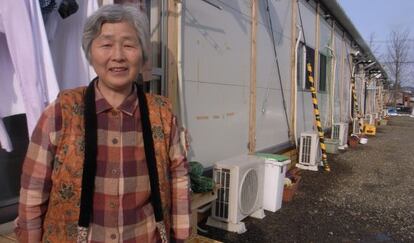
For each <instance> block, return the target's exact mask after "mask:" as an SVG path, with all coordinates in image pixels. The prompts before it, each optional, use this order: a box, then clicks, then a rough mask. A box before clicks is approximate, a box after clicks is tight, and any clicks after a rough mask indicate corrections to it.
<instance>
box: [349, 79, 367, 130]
mask: <svg viewBox="0 0 414 243" xmlns="http://www.w3.org/2000/svg"><path fill="white" fill-rule="evenodd" d="M351 87H352V98H353V99H354V110H355V114H356V117H357V119H358V125H359V134H362V133H363V132H364V127H363V124H362V118H361V112H360V111H359V106H358V99H357V95H356V89H355V77H352V78H351Z"/></svg>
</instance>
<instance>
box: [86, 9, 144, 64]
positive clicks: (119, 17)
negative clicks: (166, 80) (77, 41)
mask: <svg viewBox="0 0 414 243" xmlns="http://www.w3.org/2000/svg"><path fill="white" fill-rule="evenodd" d="M119 22H127V23H129V24H130V25H131V26H132V27H133V28H135V30H136V31H137V35H138V36H137V37H138V40H139V42H140V44H141V49H142V57H143V61H144V62H146V61H147V60H148V55H149V53H148V50H149V30H148V28H149V22H148V18H147V15H146V13H145V12H144V11H142V10H141V9H140V8H137V7H133V6H131V5H120V4H110V5H105V6H103V7H101V8H99V9H98V10H97V11H96V12H95V13H93V14H92V15H91V16H89V17H88V19H87V20H86V23H85V27H84V29H83V36H82V48H83V51H84V52H85V55H86V59H88V61H89V62H90V61H91V53H90V52H91V45H92V41H93V40H94V39H95V38H96V37H97V36H98V35H99V33H100V32H101V28H102V25H103V24H105V23H119Z"/></svg>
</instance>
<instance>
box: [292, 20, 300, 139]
mask: <svg viewBox="0 0 414 243" xmlns="http://www.w3.org/2000/svg"><path fill="white" fill-rule="evenodd" d="M296 27H297V28H298V29H299V35H298V38H297V40H296V44H295V72H294V80H295V82H294V85H293V88H294V93H295V101H294V103H293V105H294V106H293V110H294V112H295V115H294V117H295V120H294V122H293V129H292V130H293V134H294V138H295V145H296V147H298V134H297V131H296V123H297V113H298V111H297V107H298V48H299V42H300V37H301V36H302V28H300V26H299V25H297V26H296Z"/></svg>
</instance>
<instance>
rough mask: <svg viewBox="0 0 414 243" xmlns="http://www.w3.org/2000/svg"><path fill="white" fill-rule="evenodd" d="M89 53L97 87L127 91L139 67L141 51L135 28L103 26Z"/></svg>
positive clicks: (123, 23)
mask: <svg viewBox="0 0 414 243" xmlns="http://www.w3.org/2000/svg"><path fill="white" fill-rule="evenodd" d="M90 50H91V51H90V52H91V53H90V54H91V55H90V56H91V64H92V66H93V68H94V69H95V72H96V74H97V75H98V77H99V81H100V86H103V87H102V88H105V89H110V90H112V91H116V92H123V91H125V92H127V91H130V89H131V84H132V82H133V81H134V80H135V79H136V78H137V76H138V73H139V71H140V70H141V66H142V49H141V45H140V43H139V40H138V38H137V32H136V31H135V29H134V28H133V27H132V26H131V25H130V24H129V23H127V22H119V23H105V24H103V25H102V27H101V32H100V33H99V35H98V36H97V37H96V38H95V39H94V40H93V41H92V45H91V49H90Z"/></svg>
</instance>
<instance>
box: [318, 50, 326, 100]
mask: <svg viewBox="0 0 414 243" xmlns="http://www.w3.org/2000/svg"><path fill="white" fill-rule="evenodd" d="M327 64H328V63H327V58H326V56H325V55H323V54H322V53H320V54H319V91H321V92H326V71H327Z"/></svg>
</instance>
